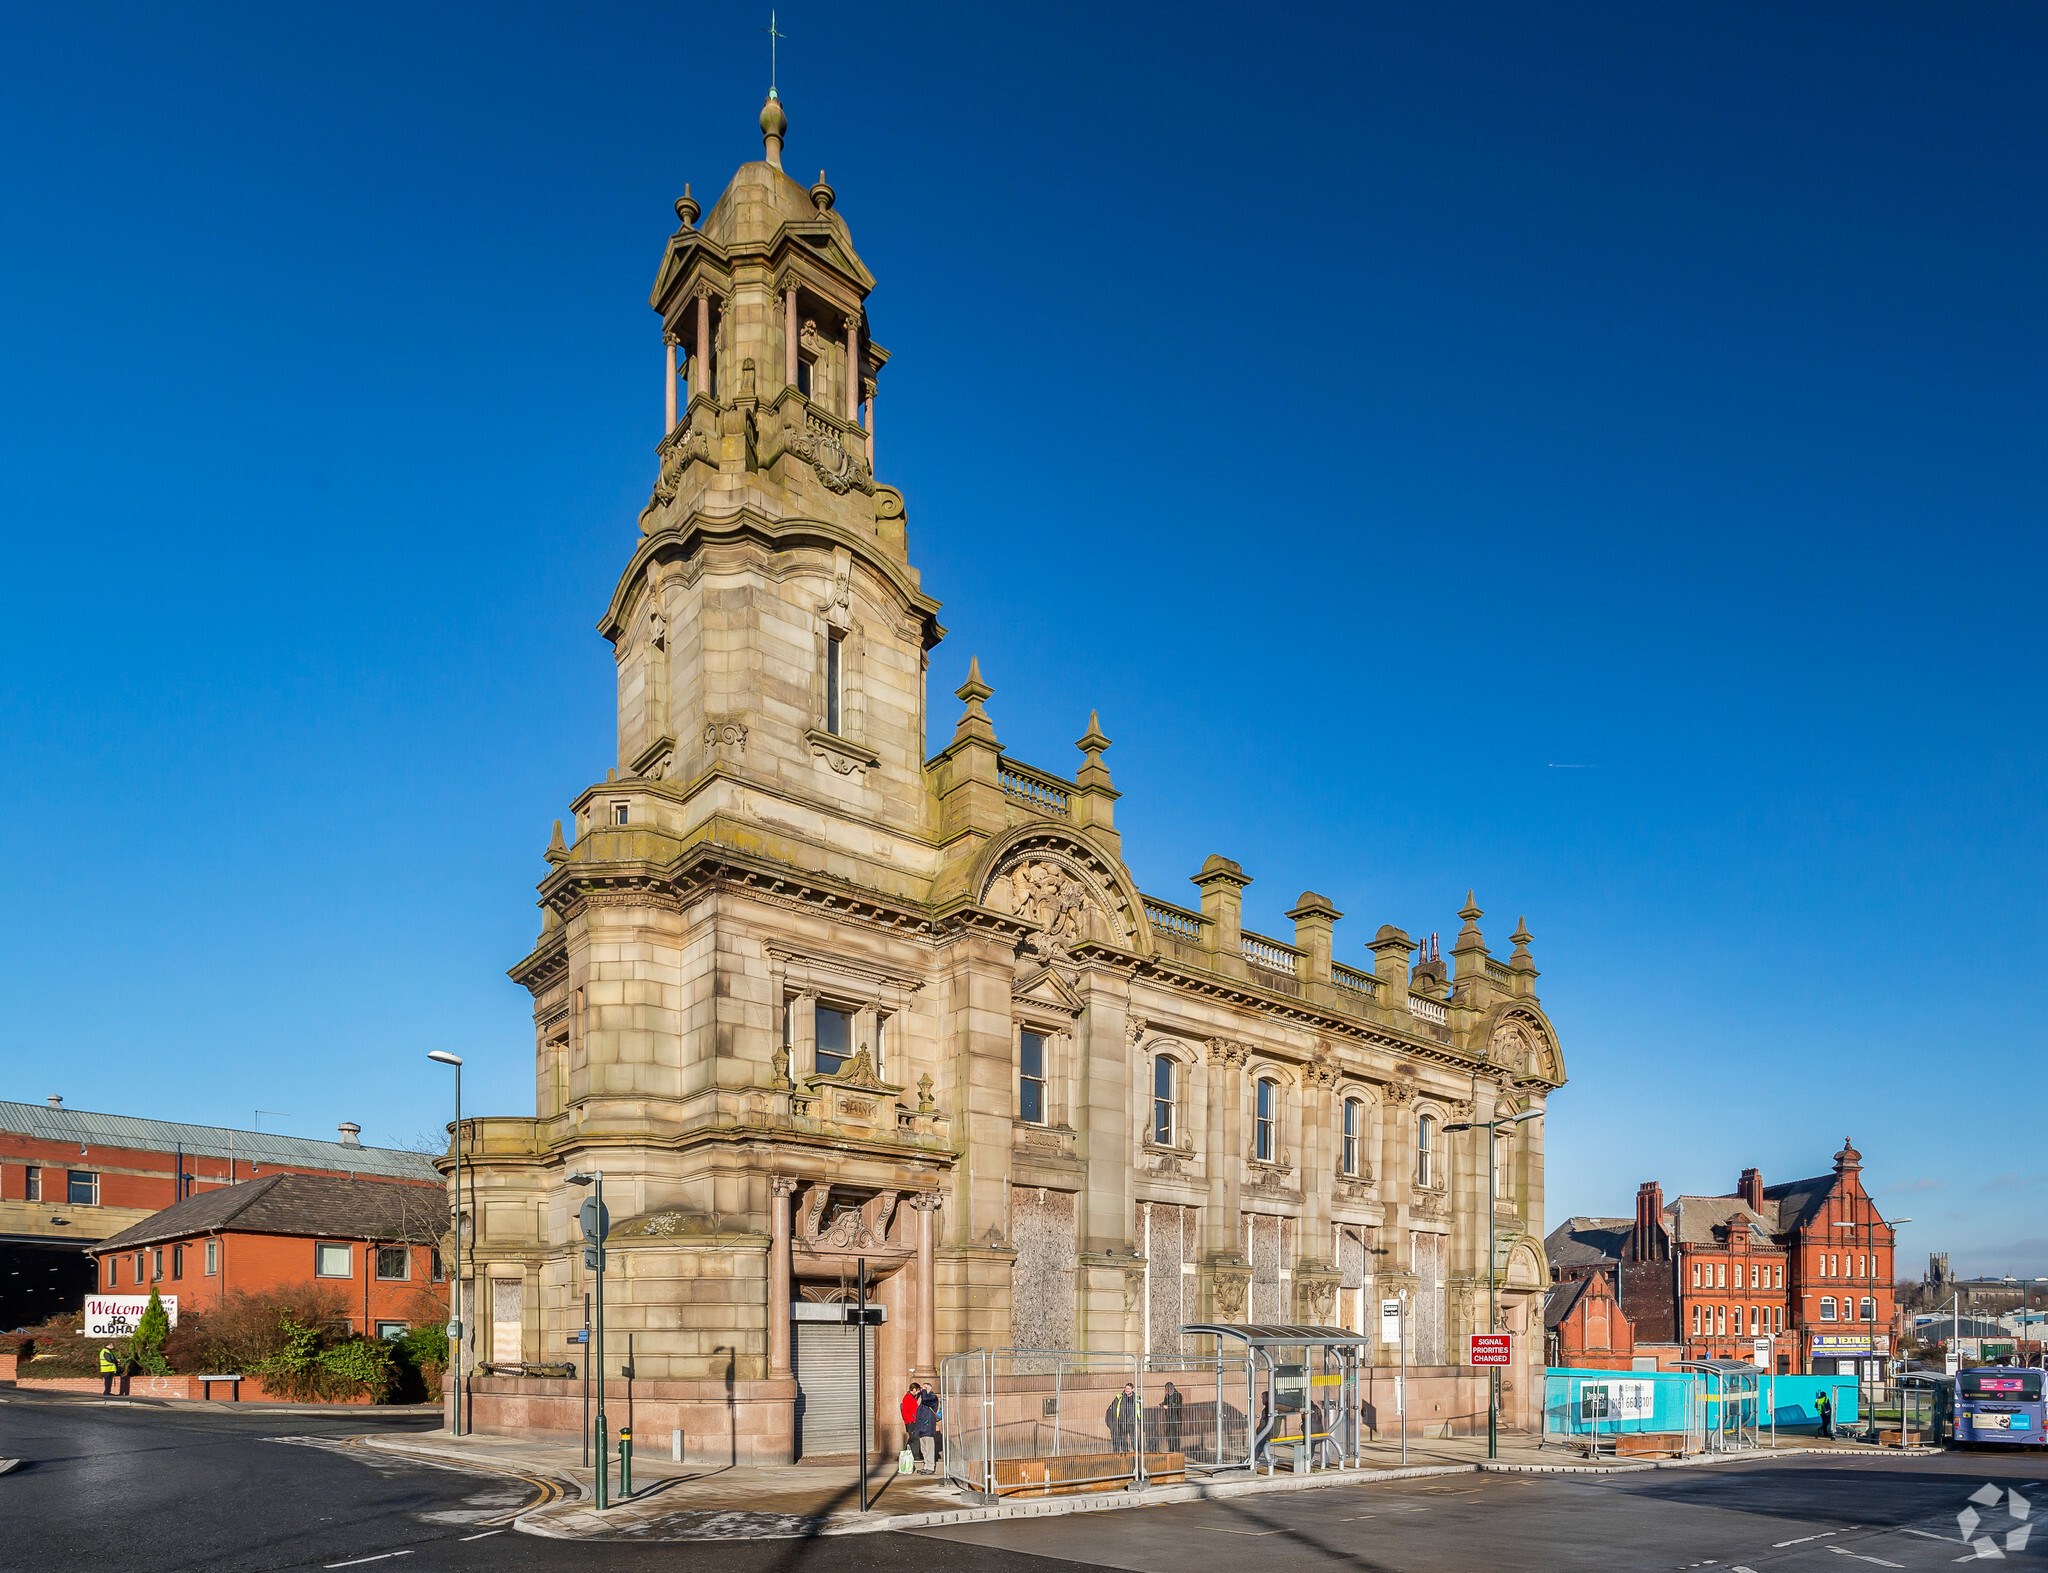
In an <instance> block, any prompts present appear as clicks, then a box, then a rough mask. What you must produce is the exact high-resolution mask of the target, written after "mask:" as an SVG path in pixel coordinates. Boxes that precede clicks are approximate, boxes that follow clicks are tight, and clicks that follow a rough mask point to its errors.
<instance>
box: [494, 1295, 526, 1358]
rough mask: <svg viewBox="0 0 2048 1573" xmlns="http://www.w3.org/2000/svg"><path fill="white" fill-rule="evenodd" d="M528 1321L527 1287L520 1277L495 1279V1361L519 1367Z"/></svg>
mask: <svg viewBox="0 0 2048 1573" xmlns="http://www.w3.org/2000/svg"><path fill="white" fill-rule="evenodd" d="M525 1322H526V1285H525V1284H524V1283H523V1282H522V1281H521V1280H519V1279H517V1278H493V1279H492V1280H491V1360H492V1361H493V1363H495V1364H498V1365H517V1364H518V1363H519V1361H520V1359H521V1358H522V1356H521V1354H520V1344H521V1342H522V1340H523V1338H524V1333H525Z"/></svg>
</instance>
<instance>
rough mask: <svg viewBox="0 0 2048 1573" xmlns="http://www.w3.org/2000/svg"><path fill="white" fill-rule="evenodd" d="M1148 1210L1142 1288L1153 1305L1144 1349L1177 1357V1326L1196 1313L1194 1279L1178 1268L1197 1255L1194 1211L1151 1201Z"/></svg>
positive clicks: (1198, 1243)
mask: <svg viewBox="0 0 2048 1573" xmlns="http://www.w3.org/2000/svg"><path fill="white" fill-rule="evenodd" d="M1147 1210H1148V1211H1149V1212H1150V1213H1151V1222H1150V1224H1149V1226H1148V1227H1147V1230H1146V1234H1145V1256H1146V1264H1145V1287H1146V1293H1147V1294H1148V1295H1149V1296H1150V1298H1151V1302H1152V1305H1151V1322H1150V1325H1149V1327H1148V1329H1147V1339H1146V1348H1147V1349H1148V1350H1149V1351H1150V1352H1151V1353H1153V1354H1156V1355H1176V1354H1179V1353H1181V1343H1180V1333H1179V1328H1180V1325H1181V1324H1182V1323H1183V1322H1187V1321H1191V1320H1192V1319H1193V1317H1194V1312H1195V1305H1194V1290H1195V1279H1194V1276H1193V1275H1192V1274H1190V1273H1184V1272H1182V1271H1181V1267H1182V1264H1184V1263H1190V1262H1193V1261H1194V1260H1195V1258H1196V1256H1197V1254H1198V1252H1199V1248H1200V1241H1199V1240H1197V1239H1196V1237H1195V1229H1196V1225H1197V1218H1196V1213H1195V1209H1194V1208H1192V1207H1174V1206H1171V1205H1169V1204H1168V1203H1166V1202H1153V1203H1152V1204H1151V1206H1150V1207H1149V1208H1148V1209H1147Z"/></svg>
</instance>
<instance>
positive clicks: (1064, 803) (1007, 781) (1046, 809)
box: [996, 759, 1073, 819]
mask: <svg viewBox="0 0 2048 1573" xmlns="http://www.w3.org/2000/svg"><path fill="white" fill-rule="evenodd" d="M996 779H997V780H998V781H999V782H1000V783H1001V785H1002V788H1003V795H1004V796H1006V797H1011V798H1015V799H1016V800H1017V801H1018V802H1020V803H1023V804H1025V805H1027V806H1028V807H1031V808H1035V809H1037V810H1038V811H1039V812H1040V813H1042V814H1051V815H1053V816H1055V817H1056V818H1059V819H1065V818H1067V817H1068V814H1069V813H1070V806H1069V805H1070V801H1071V797H1072V793H1073V788H1072V787H1071V786H1069V785H1068V784H1067V783H1066V782H1064V781H1062V780H1060V778H1059V777H1058V776H1052V775H1047V774H1046V773H1045V772H1044V771H1042V770H1033V769H1032V768H1031V767H1030V766H1029V765H1020V764H1017V763H1016V762H1014V761H1013V760H1009V759H1004V760H1001V761H999V762H998V763H997V765H996Z"/></svg>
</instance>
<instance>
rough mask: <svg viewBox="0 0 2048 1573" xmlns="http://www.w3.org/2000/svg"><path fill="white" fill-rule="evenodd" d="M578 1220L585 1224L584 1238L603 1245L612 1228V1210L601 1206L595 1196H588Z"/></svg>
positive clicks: (593, 1243)
mask: <svg viewBox="0 0 2048 1573" xmlns="http://www.w3.org/2000/svg"><path fill="white" fill-rule="evenodd" d="M577 1222H578V1223H580V1224H581V1225H582V1226H583V1238H584V1239H586V1240H588V1241H589V1242H590V1243H591V1244H592V1245H602V1244H604V1237H605V1236H606V1235H608V1234H610V1233H611V1230H612V1210H611V1209H610V1208H609V1207H605V1206H601V1205H600V1204H599V1202H598V1200H597V1198H596V1197H595V1196H591V1197H586V1198H585V1199H584V1202H583V1211H582V1213H581V1214H580V1215H579V1216H578V1218H577Z"/></svg>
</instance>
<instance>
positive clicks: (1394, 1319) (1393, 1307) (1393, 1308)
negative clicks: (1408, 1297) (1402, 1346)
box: [1380, 1300, 1401, 1344]
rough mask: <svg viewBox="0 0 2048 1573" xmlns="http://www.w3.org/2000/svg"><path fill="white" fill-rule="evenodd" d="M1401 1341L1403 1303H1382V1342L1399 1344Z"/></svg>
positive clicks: (1392, 1301)
mask: <svg viewBox="0 0 2048 1573" xmlns="http://www.w3.org/2000/svg"><path fill="white" fill-rule="evenodd" d="M1400 1341H1401V1302H1400V1301H1399V1300H1382V1301H1380V1342H1381V1343H1383V1344H1398V1343H1400Z"/></svg>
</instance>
